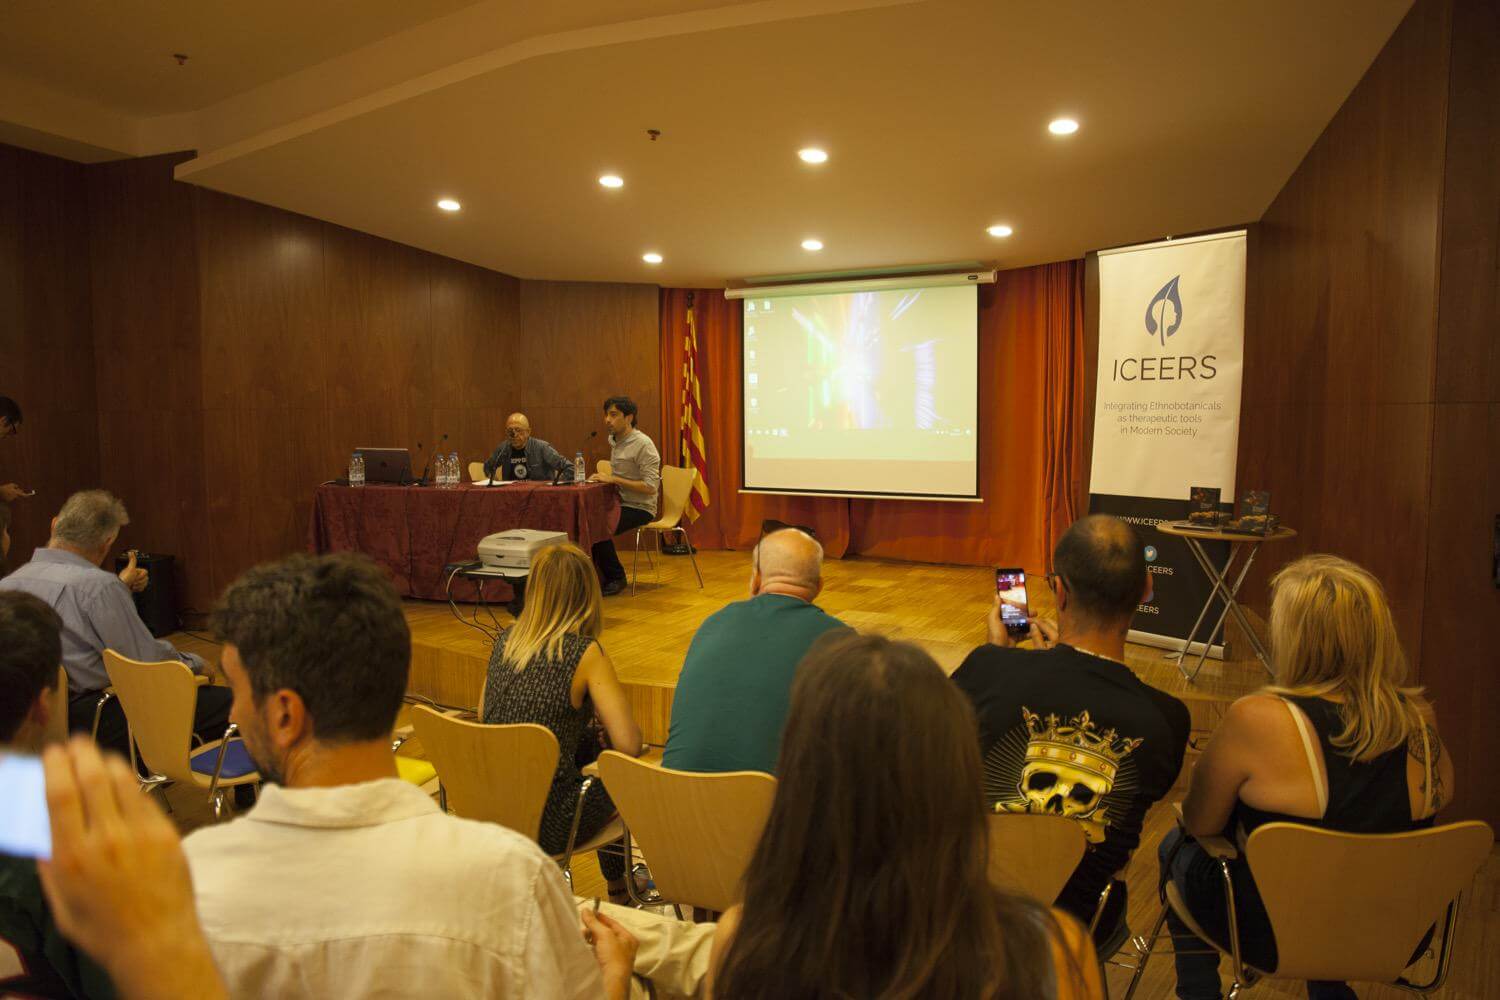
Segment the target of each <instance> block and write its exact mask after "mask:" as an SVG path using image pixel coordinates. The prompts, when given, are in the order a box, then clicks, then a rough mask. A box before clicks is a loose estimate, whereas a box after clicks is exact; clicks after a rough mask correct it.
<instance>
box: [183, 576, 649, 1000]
mask: <svg viewBox="0 0 1500 1000" xmlns="http://www.w3.org/2000/svg"><path fill="white" fill-rule="evenodd" d="M214 617H215V621H214V624H215V627H216V629H217V631H218V634H219V636H220V638H221V639H222V640H223V641H224V643H225V646H224V655H223V666H224V670H225V672H226V674H227V675H228V678H229V681H230V685H231V687H232V688H233V691H234V709H233V712H232V715H231V719H232V721H234V722H236V723H238V725H239V727H240V732H241V734H242V735H243V736H244V738H245V742H246V745H247V748H248V749H249V751H250V753H251V756H252V757H253V758H254V759H255V762H256V765H257V767H259V769H260V773H261V775H262V777H263V778H264V779H265V780H266V782H267V784H266V786H265V788H264V790H263V791H262V793H261V798H260V801H259V803H258V804H257V805H256V806H255V807H254V808H253V809H252V810H250V811H249V813H248V814H246V815H245V816H244V817H242V818H240V819H236V820H235V821H233V822H231V823H228V824H225V825H221V826H214V827H208V828H205V829H202V830H199V831H198V832H196V833H194V834H192V835H191V836H189V837H188V838H187V839H186V840H185V841H184V845H183V846H184V849H185V850H186V852H187V856H188V861H189V864H190V865H191V868H192V875H193V885H194V886H195V891H196V896H197V904H198V912H199V915H200V917H201V919H202V921H203V926H204V930H205V931H206V933H207V937H208V940H209V943H210V945H211V947H212V949H213V952H214V957H215V959H216V960H217V962H218V965H219V968H220V969H221V971H222V972H223V975H224V978H225V980H226V982H227V984H228V987H229V992H230V994H231V995H234V996H247V997H248V996H260V997H271V996H274V997H278V998H288V997H374V996H403V997H405V996H472V997H491V998H507V997H516V998H519V997H536V998H558V1000H571V998H574V997H588V998H590V1000H593V998H597V997H600V996H603V995H605V994H606V983H605V982H604V981H602V980H601V975H600V968H599V966H598V965H597V964H596V962H595V959H594V956H593V954H591V952H590V950H589V948H588V946H587V945H586V944H585V943H584V940H583V937H582V934H581V933H580V928H579V923H578V916H577V914H576V912H575V910H574V903H573V900H572V897H571V896H570V895H569V894H568V892H567V891H566V889H565V887H564V883H563V880H562V877H561V875H560V873H559V872H558V870H557V867H556V865H554V864H553V863H552V861H551V860H550V859H548V858H547V856H546V855H544V854H543V853H542V851H541V849H540V848H539V847H538V846H537V845H536V844H535V843H534V842H532V841H530V840H528V839H527V838H525V837H523V836H522V835H520V834H518V833H515V832H514V831H511V830H508V829H505V828H503V827H501V826H498V825H496V824H493V823H479V822H474V821H470V820H463V819H458V818H455V817H451V816H447V815H444V814H443V813H441V812H440V811H439V810H438V807H437V805H436V804H435V803H434V802H433V801H432V799H431V798H430V797H429V796H427V795H426V794H424V793H423V792H422V791H421V790H420V789H418V788H416V787H415V786H413V785H410V784H407V783H406V782H403V781H402V780H401V779H399V778H398V777H397V776H396V764H395V759H394V757H393V755H392V753H391V744H390V735H391V729H392V727H393V725H394V724H395V719H396V713H397V711H398V710H399V709H400V707H401V700H402V695H403V694H404V693H405V691H406V681H407V671H408V665H409V660H410V654H411V636H410V633H409V631H408V629H407V625H406V619H405V617H404V616H403V615H402V612H401V604H400V601H399V599H398V598H397V595H396V592H395V589H394V588H393V587H392V586H391V584H390V582H389V581H388V580H387V579H386V578H385V576H384V575H383V573H382V572H381V571H380V570H379V569H378V568H377V567H376V566H375V565H374V564H373V563H371V562H369V561H368V560H366V559H363V558H361V557H356V556H323V557H318V558H314V557H311V556H292V557H290V558H288V559H284V560H282V561H280V562H277V563H271V564H267V565H264V566H260V567H257V568H255V569H253V570H251V571H249V572H248V573H246V574H245V575H244V576H242V577H241V578H240V579H239V580H238V581H236V582H235V583H234V584H233V585H232V586H231V587H230V588H229V590H228V591H227V592H226V593H225V595H224V598H223V600H222V601H221V603H220V605H219V607H218V609H217V610H216V611H215V615H214ZM496 794H501V791H500V790H499V789H497V790H496ZM632 944H633V943H632ZM605 950H606V948H605V947H602V946H601V947H600V953H601V955H602V954H603V953H604V951H605ZM632 950H633V949H632ZM625 962H626V969H627V970H628V962H629V959H628V958H626V959H625ZM605 979H609V980H613V981H611V982H609V983H608V986H609V994H610V995H616V996H618V995H623V994H622V993H621V992H620V991H621V990H623V989H624V988H628V971H627V972H626V974H625V980H626V981H625V982H622V981H620V980H619V979H618V978H617V977H614V976H611V975H610V970H608V969H606V975H605Z"/></svg>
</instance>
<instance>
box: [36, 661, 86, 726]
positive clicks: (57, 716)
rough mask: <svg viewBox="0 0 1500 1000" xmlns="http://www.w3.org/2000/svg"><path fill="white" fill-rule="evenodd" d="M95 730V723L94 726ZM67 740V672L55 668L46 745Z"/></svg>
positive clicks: (48, 712) (60, 668)
mask: <svg viewBox="0 0 1500 1000" xmlns="http://www.w3.org/2000/svg"><path fill="white" fill-rule="evenodd" d="M95 725H96V728H97V723H96V724H95ZM67 739H68V672H67V671H66V670H64V669H63V668H62V667H61V666H59V667H58V668H57V687H56V688H55V689H54V690H53V692H52V701H51V704H49V705H48V706H47V736H46V740H47V742H48V743H64V742H66V741H67Z"/></svg>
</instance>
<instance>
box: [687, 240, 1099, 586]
mask: <svg viewBox="0 0 1500 1000" xmlns="http://www.w3.org/2000/svg"><path fill="white" fill-rule="evenodd" d="M690 296H691V298H692V301H693V304H694V307H695V310H696V316H697V321H698V350H699V359H698V360H699V370H698V378H699V382H700V385H701V387H702V393H703V434H704V439H705V442H706V443H707V446H708V455H707V459H708V481H709V495H710V503H709V507H708V510H707V511H705V512H704V514H703V516H702V517H700V518H699V519H698V520H697V522H695V523H694V524H693V526H692V528H691V532H692V536H693V540H694V541H695V542H696V543H697V544H698V545H700V546H702V547H704V548H730V549H740V548H747V547H749V546H751V545H753V544H754V543H755V540H756V538H757V537H758V536H759V534H760V526H761V522H762V521H763V520H764V519H766V518H775V519H777V520H780V521H786V522H789V523H792V524H803V525H808V526H810V527H812V528H814V529H816V531H817V533H818V537H819V539H820V540H821V541H822V542H823V546H824V549H825V550H826V551H827V553H828V555H830V556H832V557H839V556H843V555H847V554H865V555H873V556H880V557H883V558H889V559H904V560H911V561H917V562H944V563H961V564H971V565H985V564H993V563H1005V564H1010V565H1020V566H1024V567H1026V568H1027V569H1029V570H1032V571H1039V570H1041V569H1043V568H1044V567H1046V566H1047V565H1048V563H1049V555H1050V552H1051V549H1052V545H1053V543H1054V542H1055V541H1056V539H1057V536H1058V535H1060V534H1061V533H1062V531H1063V530H1065V529H1066V528H1067V526H1068V524H1070V523H1071V522H1072V521H1073V519H1074V517H1075V516H1076V513H1077V504H1078V502H1079V501H1078V492H1077V488H1076V484H1077V482H1078V481H1079V473H1080V470H1079V464H1080V462H1081V460H1082V453H1081V450H1080V443H1081V442H1080V436H1079V433H1078V431H1079V425H1080V423H1081V421H1082V413H1081V406H1082V400H1083V392H1082V379H1083V365H1082V354H1083V264H1082V262H1081V261H1064V262H1062V263H1059V264H1044V265H1041V266H1038V267H1029V268H1021V269H1018V270H1014V271H1002V272H1000V275H999V279H998V280H997V282H996V283H995V284H993V285H982V286H980V288H979V370H980V381H979V423H980V427H979V434H980V437H979V448H980V451H979V483H980V495H981V496H982V497H983V498H984V499H983V501H982V502H980V503H948V502H938V501H925V500H922V501H918V500H846V499H838V498H825V497H777V496H767V495H764V494H744V493H740V492H739V488H740V483H741V477H742V473H741V461H740V459H741V456H740V445H741V438H740V430H741V419H740V418H741V409H740V407H741V387H742V384H743V380H742V378H741V357H742V355H741V346H740V318H741V315H740V303H739V302H731V301H729V300H726V299H725V298H724V293H723V291H722V290H719V289H685V288H665V289H662V293H661V376H662V390H663V393H662V402H663V404H664V406H665V410H666V417H667V418H666V420H665V421H664V424H665V425H666V427H667V428H668V429H669V430H668V433H666V434H663V435H662V436H663V438H668V440H664V441H662V442H660V444H661V451H662V459H663V461H666V462H669V463H672V464H677V463H679V462H680V456H681V444H680V441H679V440H678V438H677V432H676V427H677V421H678V419H679V417H680V416H681V412H680V410H681V399H682V346H683V345H682V334H683V330H684V328H685V325H686V319H685V316H686V311H687V307H688V300H689V297H690Z"/></svg>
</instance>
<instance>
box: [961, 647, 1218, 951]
mask: <svg viewBox="0 0 1500 1000" xmlns="http://www.w3.org/2000/svg"><path fill="white" fill-rule="evenodd" d="M953 681H954V683H955V684H957V685H958V686H959V688H960V689H961V690H962V691H963V692H964V693H965V694H966V695H968V697H969V700H970V701H971V702H973V704H974V710H975V714H976V715H977V716H978V719H979V743H980V752H981V753H982V755H983V758H984V783H985V800H986V802H987V803H988V804H989V806H990V808H991V809H993V810H994V811H995V812H1007V813H1050V814H1053V815H1059V816H1066V817H1069V818H1071V819H1073V820H1076V821H1077V822H1078V823H1080V824H1082V826H1083V829H1084V833H1085V834H1086V835H1087V837H1088V847H1087V849H1086V850H1085V852H1084V856H1083V860H1082V861H1081V862H1079V865H1078V867H1077V869H1075V870H1074V872H1073V876H1072V878H1070V879H1069V880H1068V883H1067V885H1066V886H1064V888H1063V891H1062V893H1061V894H1060V895H1059V896H1058V898H1057V904H1056V905H1058V906H1060V907H1062V908H1063V909H1064V910H1067V911H1068V912H1070V913H1072V914H1073V915H1074V916H1076V917H1078V918H1079V919H1080V920H1082V921H1083V922H1084V923H1085V924H1087V923H1088V921H1089V920H1090V919H1092V917H1093V915H1094V910H1095V907H1096V906H1097V904H1098V901H1099V894H1100V893H1101V892H1102V891H1103V890H1104V887H1105V885H1107V884H1108V883H1109V881H1110V880H1111V878H1113V877H1114V876H1115V874H1116V873H1118V872H1119V871H1120V870H1121V869H1122V868H1123V867H1124V866H1125V863H1126V862H1127V861H1129V860H1130V855H1131V852H1133V851H1134V850H1135V848H1136V847H1137V845H1139V844H1140V842H1141V825H1142V823H1143V822H1144V821H1145V818H1146V810H1148V809H1149V808H1150V807H1151V805H1152V804H1153V803H1155V802H1156V801H1157V800H1159V799H1161V798H1162V796H1164V795H1166V794H1167V792H1168V791H1169V790H1171V788H1172V785H1173V784H1174V783H1175V782H1176V780H1177V775H1178V772H1179V771H1180V770H1181V769H1182V755H1183V751H1184V748H1185V747H1186V744H1187V738H1188V729H1189V725H1190V723H1189V719H1188V710H1187V707H1186V706H1185V705H1183V703H1182V702H1180V701H1178V700H1177V699H1176V698H1174V697H1172V696H1171V695H1169V694H1167V693H1165V692H1163V691H1158V690H1157V689H1156V688H1153V687H1151V686H1150V685H1149V684H1146V683H1144V682H1143V681H1141V680H1140V678H1138V677H1136V675H1135V674H1133V673H1131V671H1130V668H1129V667H1127V666H1125V665H1124V664H1123V663H1117V662H1116V661H1114V660H1110V659H1107V658H1105V657H1102V656H1095V655H1093V654H1091V653H1086V652H1082V651H1080V650H1077V649H1074V648H1073V647H1071V646H1067V645H1064V644H1061V643H1059V644H1058V645H1056V646H1054V647H1053V648H1051V649H1048V650H1024V649H1006V648H1003V647H1000V646H993V645H985V646H980V647H979V648H978V649H976V650H974V651H973V652H972V653H970V654H969V656H968V658H967V659H965V660H964V662H963V664H962V665H961V666H959V668H958V670H957V671H955V672H954V674H953ZM1124 905H1125V893H1124V886H1123V884H1121V885H1118V886H1116V888H1115V890H1114V892H1113V893H1112V894H1111V897H1110V902H1109V905H1108V907H1107V908H1106V912H1105V914H1104V917H1103V919H1102V920H1101V921H1100V925H1099V926H1100V929H1101V931H1102V930H1104V929H1106V928H1109V927H1111V926H1113V924H1114V921H1115V919H1116V918H1117V917H1118V915H1119V913H1120V912H1122V911H1121V908H1122V907H1123V906H1124Z"/></svg>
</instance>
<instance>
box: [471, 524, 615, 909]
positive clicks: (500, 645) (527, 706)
mask: <svg viewBox="0 0 1500 1000" xmlns="http://www.w3.org/2000/svg"><path fill="white" fill-rule="evenodd" d="M601 601H602V598H601V596H600V591H599V575H598V573H596V572H595V570H594V564H593V562H592V561H590V559H589V557H588V556H587V555H585V554H584V553H583V550H582V549H580V548H578V547H577V546H576V545H557V546H553V547H551V548H546V549H543V550H542V551H541V552H539V553H538V554H537V556H536V557H535V559H533V561H532V564H531V578H530V580H529V582H528V586H527V588H526V606H525V608H524V609H523V610H522V611H521V617H520V618H518V619H517V620H516V623H515V624H514V625H513V626H511V627H510V628H509V629H507V630H506V631H504V632H502V633H501V634H500V637H499V638H498V639H496V640H495V646H494V649H493V650H491V652H490V663H489V670H488V672H487V674H486V676H485V688H484V696H483V704H482V705H481V706H480V713H479V719H480V721H481V722H485V723H492V724H508V723H518V722H531V723H536V724H538V725H542V726H546V727H547V728H548V729H550V730H552V733H553V735H555V736H556V737H557V745H558V748H559V751H560V752H559V754H558V759H557V771H556V773H554V774H553V776H552V789H551V791H550V792H549V793H548V795H547V806H546V808H545V809H544V810H543V812H542V825H541V832H540V835H539V836H538V838H537V839H538V840H539V841H540V842H541V845H542V850H544V851H546V852H547V853H548V854H558V853H561V852H562V851H563V850H565V849H566V848H567V843H568V831H569V829H570V828H571V826H572V823H573V813H574V810H575V809H576V808H577V804H578V789H579V787H580V786H581V785H582V784H583V775H582V774H581V773H580V772H579V769H578V763H577V757H578V754H579V750H580V748H582V747H584V745H585V744H586V743H588V741H590V740H593V739H595V737H594V735H593V732H594V731H593V727H592V726H590V725H589V723H590V722H591V721H592V720H593V719H594V718H595V717H596V716H597V718H598V720H599V722H600V723H601V724H602V726H603V728H604V732H605V733H606V734H607V735H608V738H609V742H610V745H611V746H613V747H614V748H615V749H616V750H619V751H620V752H621V753H627V754H630V755H631V756H638V755H639V754H640V752H641V749H642V746H641V730H640V728H639V727H638V726H637V725H636V723H635V719H634V718H633V717H632V716H631V714H630V702H629V701H628V700H627V698H626V696H625V689H624V688H623V687H621V685H620V678H619V677H618V676H617V675H616V674H615V667H614V664H613V663H611V662H610V659H609V655H608V654H607V653H605V652H604V649H603V647H601V646H600V645H599V635H600V633H601V632H602V631H603V616H602V614H601V612H600V604H601ZM614 815H615V805H614V803H613V802H611V801H610V798H609V795H608V793H606V792H605V790H604V786H603V785H601V784H598V783H595V784H594V785H593V787H591V788H590V789H589V792H588V796H587V798H585V799H584V803H583V811H582V814H581V817H580V819H579V822H578V834H577V839H578V840H579V841H580V842H581V841H583V840H586V839H588V838H589V837H592V836H593V835H594V834H596V833H598V832H599V831H600V830H601V829H603V828H604V826H605V825H606V824H607V823H608V822H609V821H610V819H611V818H613V816H614ZM599 868H600V870H601V871H602V872H603V874H604V878H605V880H606V881H607V882H608V884H609V894H610V898H611V899H613V900H615V901H616V902H621V901H623V900H624V899H625V861H624V857H623V856H622V854H621V852H620V850H619V849H618V848H614V849H610V848H606V849H604V850H601V851H599Z"/></svg>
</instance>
